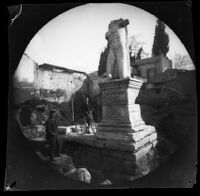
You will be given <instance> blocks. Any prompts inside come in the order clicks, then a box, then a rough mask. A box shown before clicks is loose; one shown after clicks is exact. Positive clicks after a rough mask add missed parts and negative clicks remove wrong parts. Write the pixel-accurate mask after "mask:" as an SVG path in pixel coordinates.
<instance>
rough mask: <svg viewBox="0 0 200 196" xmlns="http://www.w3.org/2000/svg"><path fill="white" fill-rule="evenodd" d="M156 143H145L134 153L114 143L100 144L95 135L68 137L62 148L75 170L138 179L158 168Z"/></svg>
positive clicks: (126, 146) (128, 148) (128, 147)
mask: <svg viewBox="0 0 200 196" xmlns="http://www.w3.org/2000/svg"><path fill="white" fill-rule="evenodd" d="M156 144H157V141H156V140H154V141H153V142H149V143H146V145H143V146H142V148H140V149H138V150H134V149H133V148H134V146H132V149H131V148H130V146H131V145H120V144H119V143H117V142H110V141H103V140H99V139H97V138H96V136H95V135H83V136H80V135H70V134H69V135H67V136H65V142H64V149H65V152H64V153H67V154H68V155H70V156H71V157H72V159H73V161H74V163H75V165H76V166H77V167H85V168H87V169H88V170H90V169H97V170H101V171H103V172H105V173H106V174H108V175H111V176H112V175H113V174H115V175H118V176H123V175H128V176H130V178H137V177H138V176H143V175H146V174H148V173H149V172H151V171H152V170H153V169H155V168H157V166H158V162H157V150H156V148H155V146H156Z"/></svg>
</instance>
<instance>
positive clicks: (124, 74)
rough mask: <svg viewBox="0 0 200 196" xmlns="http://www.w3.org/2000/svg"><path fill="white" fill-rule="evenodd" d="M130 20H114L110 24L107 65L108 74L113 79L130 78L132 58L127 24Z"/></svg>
mask: <svg viewBox="0 0 200 196" xmlns="http://www.w3.org/2000/svg"><path fill="white" fill-rule="evenodd" d="M128 24H129V20H123V19H122V18H120V19H119V20H113V21H111V23H110V24H109V30H108V32H107V33H106V39H107V40H108V43H109V53H108V59H107V65H106V73H107V76H108V77H110V78H113V79H126V78H130V60H129V50H128V39H127V38H128V32H127V25H128Z"/></svg>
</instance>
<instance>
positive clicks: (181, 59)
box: [173, 54, 193, 69]
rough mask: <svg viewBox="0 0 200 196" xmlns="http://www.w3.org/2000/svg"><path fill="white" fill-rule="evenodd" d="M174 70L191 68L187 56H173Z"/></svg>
mask: <svg viewBox="0 0 200 196" xmlns="http://www.w3.org/2000/svg"><path fill="white" fill-rule="evenodd" d="M173 65H174V68H175V69H185V68H186V67H187V66H192V65H193V63H192V60H191V58H190V57H189V55H181V54H175V56H174V59H173Z"/></svg>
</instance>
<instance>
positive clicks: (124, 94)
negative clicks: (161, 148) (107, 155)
mask: <svg viewBox="0 0 200 196" xmlns="http://www.w3.org/2000/svg"><path fill="white" fill-rule="evenodd" d="M142 84H143V81H142V80H140V79H136V78H131V79H123V80H109V81H107V82H103V83H100V89H101V92H102V121H101V123H100V124H99V126H98V130H97V135H96V136H97V139H99V140H104V141H108V142H111V143H113V144H116V146H119V149H120V148H121V147H122V146H124V148H126V150H130V151H132V152H135V153H136V152H137V153H138V151H139V150H142V148H144V147H147V146H148V145H151V146H152V144H156V139H157V133H156V130H155V127H153V126H148V125H145V122H144V121H143V119H142V117H141V110H140V105H139V104H135V100H136V98H137V96H138V94H139V90H140V88H141V86H142Z"/></svg>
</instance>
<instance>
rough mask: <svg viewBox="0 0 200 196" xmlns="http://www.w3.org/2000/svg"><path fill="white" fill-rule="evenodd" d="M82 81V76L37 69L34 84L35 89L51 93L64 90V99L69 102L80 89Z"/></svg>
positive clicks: (83, 77)
mask: <svg viewBox="0 0 200 196" xmlns="http://www.w3.org/2000/svg"><path fill="white" fill-rule="evenodd" d="M84 79H85V76H84V74H79V73H66V72H65V73H62V72H55V71H51V70H44V69H37V70H36V74H35V80H34V83H35V86H36V88H39V89H47V90H51V91H56V90H57V89H61V90H64V91H65V94H66V96H65V97H66V99H67V100H69V99H70V98H71V96H72V95H73V94H74V93H75V92H76V91H78V90H79V89H80V88H81V87H82V85H83V82H84Z"/></svg>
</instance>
